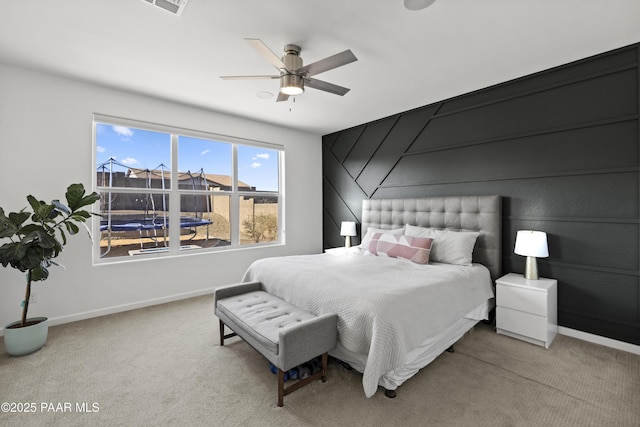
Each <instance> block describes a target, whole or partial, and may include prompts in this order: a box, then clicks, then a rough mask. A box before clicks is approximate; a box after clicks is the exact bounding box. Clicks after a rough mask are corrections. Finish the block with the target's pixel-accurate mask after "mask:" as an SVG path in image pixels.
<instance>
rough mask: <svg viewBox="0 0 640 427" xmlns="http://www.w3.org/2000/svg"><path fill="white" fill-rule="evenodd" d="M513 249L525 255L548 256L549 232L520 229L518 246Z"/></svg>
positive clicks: (517, 237) (517, 238) (517, 240)
mask: <svg viewBox="0 0 640 427" xmlns="http://www.w3.org/2000/svg"><path fill="white" fill-rule="evenodd" d="M513 251H514V252H515V253H516V254H518V255H523V256H533V257H536V258H546V257H548V256H549V246H548V245H547V233H545V232H544V231H533V230H519V231H518V234H517V235H516V247H515V249H514V250H513Z"/></svg>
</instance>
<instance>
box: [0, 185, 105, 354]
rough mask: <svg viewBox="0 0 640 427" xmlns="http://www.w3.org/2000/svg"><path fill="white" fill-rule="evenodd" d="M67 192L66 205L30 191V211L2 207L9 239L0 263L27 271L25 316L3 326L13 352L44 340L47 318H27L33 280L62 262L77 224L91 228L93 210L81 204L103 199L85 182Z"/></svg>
mask: <svg viewBox="0 0 640 427" xmlns="http://www.w3.org/2000/svg"><path fill="white" fill-rule="evenodd" d="M65 196H66V199H67V204H66V205H65V204H63V203H60V201H59V200H52V201H51V203H45V202H43V201H39V200H37V199H36V198H35V197H33V196H31V195H29V196H27V201H28V202H29V205H30V206H31V212H30V211H29V210H27V208H23V209H22V210H20V211H19V212H10V213H9V214H8V215H5V212H4V209H2V208H1V207H0V239H8V242H6V243H3V244H2V246H0V263H1V264H2V266H3V267H7V266H11V267H13V268H15V269H17V270H20V271H21V272H23V273H26V281H27V286H26V292H25V297H24V301H23V302H22V318H21V320H19V321H17V322H13V323H10V324H8V325H6V326H5V328H4V342H5V349H6V351H7V353H9V354H10V355H12V356H22V355H24V354H29V353H32V352H34V351H36V350H39V349H40V348H41V347H42V346H43V345H44V344H45V342H46V340H47V334H48V320H47V318H46V317H36V318H31V319H29V318H27V312H28V310H29V300H30V298H31V283H32V282H37V281H41V280H46V279H47V278H48V277H49V267H50V266H52V265H59V264H58V263H56V262H55V261H54V258H56V257H57V256H58V255H60V253H61V252H62V249H63V247H64V245H66V244H67V235H66V233H68V234H69V235H73V234H77V233H78V231H79V230H80V229H79V227H78V224H81V225H84V226H85V228H86V229H87V232H89V229H88V227H87V226H86V224H85V221H86V220H87V219H88V218H90V217H91V215H92V213H91V212H88V211H86V210H83V209H82V208H83V207H85V206H89V205H91V204H93V203H94V202H96V201H98V200H99V199H100V195H99V194H97V193H95V192H93V193H91V194H89V195H86V194H85V189H84V186H83V185H82V184H71V185H70V186H69V187H68V188H67V192H66V194H65ZM93 215H96V214H93ZM89 237H91V234H90V233H89Z"/></svg>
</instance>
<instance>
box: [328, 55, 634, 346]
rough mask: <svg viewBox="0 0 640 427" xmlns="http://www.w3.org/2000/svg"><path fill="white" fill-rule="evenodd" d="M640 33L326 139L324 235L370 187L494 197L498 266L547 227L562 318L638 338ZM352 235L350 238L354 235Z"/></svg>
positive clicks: (355, 208)
mask: <svg viewBox="0 0 640 427" xmlns="http://www.w3.org/2000/svg"><path fill="white" fill-rule="evenodd" d="M639 52H640V44H635V45H632V46H628V47H625V48H621V49H617V50H615V51H612V52H607V53H604V54H601V55H598V56H595V57H591V58H587V59H584V60H581V61H577V62H574V63H570V64H567V65H564V66H561V67H557V68H553V69H551V70H547V71H544V72H540V73H536V74H533V75H530V76H526V77H523V78H519V79H517V80H513V81H509V82H506V83H502V84H499V85H496V86H492V87H489V88H486V89H483V90H479V91H476V92H472V93H469V94H465V95H462V96H458V97H455V98H452V99H448V100H445V101H442V102H437V103H435V104H431V105H427V106H425V107H422V108H418V109H415V110H411V111H406V112H403V113H399V114H396V115H394V116H391V117H387V118H384V119H381V120H377V121H374V122H371V123H366V124H363V125H360V126H357V127H354V128H351V129H346V130H343V131H340V132H336V133H333V134H330V135H325V136H324V137H323V140H322V141H323V179H324V184H323V198H324V201H323V204H324V224H323V227H324V229H323V236H324V245H325V247H333V246H341V245H343V244H344V243H343V242H344V240H343V238H342V237H340V235H339V234H340V222H341V221H346V220H354V221H357V222H360V219H361V218H360V215H361V213H360V210H361V201H362V199H364V198H388V197H420V196H424V197H429V196H444V195H474V194H499V195H501V196H502V197H503V273H507V272H517V273H522V272H523V271H524V261H525V259H524V257H521V256H518V255H515V254H514V253H513V246H514V242H515V234H516V231H517V230H519V229H534V230H541V231H545V232H547V233H548V241H549V253H550V256H549V258H545V259H539V260H538V269H539V272H540V275H541V276H544V277H551V278H555V279H558V319H559V320H558V322H559V324H560V325H561V326H565V327H568V328H572V329H576V330H580V331H585V332H588V333H592V334H597V335H601V336H605V337H609V338H612V339H616V340H620V341H625V342H629V343H633V344H640V286H639V276H640V250H639V244H638V242H639V238H640V236H639V223H640V213H639V212H640V208H639V205H640V195H639V191H640V187H639V179H640V178H639V174H638V172H639V155H640V154H639V152H638V151H639V150H638V147H639V133H640V125H639V121H638V109H639V99H640V94H639V90H640V89H639V87H640V85H639V77H638V55H639ZM357 241H358V240H357V239H356V242H357Z"/></svg>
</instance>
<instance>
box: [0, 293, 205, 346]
mask: <svg viewBox="0 0 640 427" xmlns="http://www.w3.org/2000/svg"><path fill="white" fill-rule="evenodd" d="M215 289H216V288H208V289H200V290H197V291H192V292H185V293H182V294H175V295H170V296H166V297H161V298H153V299H148V300H144V301H138V302H134V303H130V304H122V305H116V306H113V307H106V308H101V309H98V310H91V311H84V312H81V313H76V314H70V315H68V316H60V317H50V318H49V326H55V325H62V324H65V323H71V322H77V321H78V320H85V319H91V318H93V317H100V316H106V315H109V314H115V313H121V312H124V311H130V310H135V309H138V308H144V307H150V306H152V305H158V304H165V303H168V302H173V301H180V300H183V299H187V298H194V297H199V296H202V295H207V294H211V295H213V291H214V290H215ZM211 301H212V302H213V297H212V299H211ZM211 313H212V315H213V311H212V312H211ZM2 335H3V331H2V329H0V336H2Z"/></svg>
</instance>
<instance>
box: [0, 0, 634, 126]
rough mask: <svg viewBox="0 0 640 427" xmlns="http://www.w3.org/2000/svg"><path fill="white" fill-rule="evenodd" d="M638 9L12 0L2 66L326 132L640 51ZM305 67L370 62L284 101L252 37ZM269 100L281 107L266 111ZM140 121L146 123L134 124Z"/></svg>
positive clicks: (277, 0) (583, 3) (607, 4)
mask: <svg viewBox="0 0 640 427" xmlns="http://www.w3.org/2000/svg"><path fill="white" fill-rule="evenodd" d="M639 17H640V1H638V0H607V1H604V0H562V1H558V0H482V1H481V0H436V2H435V3H434V4H433V5H432V6H430V7H428V8H426V9H424V10H420V11H409V10H407V9H405V8H404V7H403V1H402V0H384V1H382V0H373V1H371V0H227V1H223V0H189V1H188V3H187V5H186V8H185V9H184V11H183V13H182V15H181V16H175V15H173V14H171V13H169V12H166V11H164V10H162V9H160V8H158V7H155V6H152V5H150V4H148V3H146V2H145V1H144V0H109V1H104V0H64V1H44V0H19V1H18V0H13V1H4V2H2V7H1V9H0V63H5V64H10V65H16V66H20V67H25V68H30V69H34V70H41V71H45V72H49V73H54V74H60V75H63V76H68V77H72V78H76V79H80V80H84V81H90V82H94V83H98V84H101V85H106V86H110V87H115V88H121V89H124V90H127V91H132V92H135V93H141V94H147V95H152V96H155V97H159V98H162V99H168V100H172V101H175V102H179V103H184V104H187V105H193V106H197V107H201V108H206V109H210V110H213V111H218V112H225V113H229V114H233V115H237V116H243V117H249V118H251V119H254V120H259V121H264V122H268V123H273V124H277V125H280V126H286V127H290V128H296V129H301V130H304V131H308V132H312V133H315V134H321V135H323V134H327V133H331V132H334V131H338V130H342V129H345V128H349V127H352V126H356V125H359V124H362V123H366V122H369V121H372V120H376V119H379V118H383V117H387V116H389V115H392V114H395V113H398V112H401V111H406V110H409V109H412V108H416V107H420V106H423V105H427V104H430V103H433V102H436V101H439V100H443V99H447V98H450V97H453V96H456V95H460V94H463V93H466V92H470V91H473V90H477V89H481V88H484V87H487V86H491V85H494V84H496V83H500V82H503V81H506V80H510V79H514V78H517V77H521V76H524V75H527V74H531V73H534V72H537V71H541V70H544V69H547V68H550V67H554V66H557V65H561V64H564V63H567V62H571V61H574V60H577V59H580V58H584V57H587V56H591V55H594V54H598V53H601V52H605V51H607V50H611V49H615V48H618V47H622V46H626V45H629V44H632V43H636V42H640V25H639V24H638V18H639ZM244 38H259V39H261V40H263V41H264V42H265V43H266V44H267V45H268V46H269V47H270V48H271V50H272V51H274V52H275V53H276V54H278V55H280V54H282V53H283V51H282V48H283V46H284V45H285V44H288V43H293V44H297V45H299V46H300V47H301V48H302V53H301V56H302V58H303V59H304V61H305V64H308V63H311V62H315V61H317V60H319V59H323V58H325V57H327V56H330V55H333V54H335V53H338V52H341V51H343V50H345V49H351V50H352V51H353V53H354V54H355V56H356V57H357V58H358V61H357V62H354V63H351V64H348V65H345V66H343V67H340V68H337V69H334V70H330V71H327V72H325V73H322V74H319V75H317V76H315V77H316V78H318V79H320V80H325V81H328V82H331V83H335V84H337V85H340V86H345V87H348V88H350V89H351V91H350V92H349V93H347V94H346V95H345V96H343V97H340V96H337V95H332V94H329V93H325V92H321V91H317V90H314V89H310V88H308V89H307V90H306V91H305V93H303V94H302V95H300V96H297V97H295V102H294V98H290V99H289V101H287V102H279V103H276V102H275V96H277V91H278V81H277V80H251V81H227V80H222V79H220V78H219V76H221V75H253V74H277V70H276V69H275V68H274V67H273V66H272V65H271V64H270V63H269V62H267V61H266V60H265V59H264V58H263V57H262V56H260V55H259V54H258V53H257V52H256V51H255V50H254V49H253V48H252V47H250V46H249V45H248V44H247V43H246V42H245V41H244V40H243V39H244ZM261 91H267V92H271V93H273V94H274V97H273V98H270V99H262V98H260V97H258V96H257V94H258V92H261ZM132 119H135V117H132Z"/></svg>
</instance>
